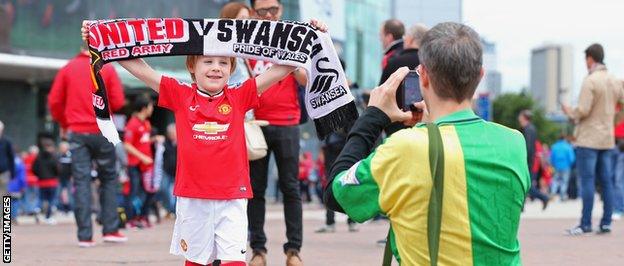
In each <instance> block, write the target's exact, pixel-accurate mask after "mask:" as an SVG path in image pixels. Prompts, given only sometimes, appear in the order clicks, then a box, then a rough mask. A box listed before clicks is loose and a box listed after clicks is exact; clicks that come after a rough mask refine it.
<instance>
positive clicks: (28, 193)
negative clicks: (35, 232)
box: [22, 185, 40, 214]
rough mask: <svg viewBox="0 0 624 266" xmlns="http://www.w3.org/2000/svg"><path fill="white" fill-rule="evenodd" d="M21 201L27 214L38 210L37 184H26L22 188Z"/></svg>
mask: <svg viewBox="0 0 624 266" xmlns="http://www.w3.org/2000/svg"><path fill="white" fill-rule="evenodd" d="M22 199H23V203H24V206H23V207H22V208H23V209H24V212H25V213H27V214H33V213H37V212H39V210H40V207H39V206H40V202H39V187H37V185H33V186H26V188H25V189H24V197H23V198H22Z"/></svg>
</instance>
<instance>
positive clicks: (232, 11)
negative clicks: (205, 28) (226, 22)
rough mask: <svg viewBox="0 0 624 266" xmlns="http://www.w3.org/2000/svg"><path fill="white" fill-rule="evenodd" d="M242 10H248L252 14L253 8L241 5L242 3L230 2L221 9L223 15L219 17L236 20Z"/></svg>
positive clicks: (220, 14)
mask: <svg viewBox="0 0 624 266" xmlns="http://www.w3.org/2000/svg"><path fill="white" fill-rule="evenodd" d="M242 9H247V11H249V13H251V8H249V7H248V6H247V5H245V4H243V3H240V2H230V3H227V4H225V5H224V6H223V7H222V8H221V13H219V17H220V18H229V19H235V18H236V15H238V13H239V12H240V11H241V10H242Z"/></svg>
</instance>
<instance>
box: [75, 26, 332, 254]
mask: <svg viewBox="0 0 624 266" xmlns="http://www.w3.org/2000/svg"><path fill="white" fill-rule="evenodd" d="M89 24H90V22H88V21H85V22H83V28H82V37H83V39H84V40H86V39H87V36H88V26H89ZM311 24H312V25H313V26H315V27H316V28H318V29H319V30H321V31H327V27H326V26H325V25H324V24H323V23H320V22H318V21H314V20H312V21H311ZM119 64H120V65H121V66H122V67H124V68H125V69H126V70H128V72H130V73H131V74H132V75H134V76H135V77H137V78H138V79H140V80H141V81H143V82H144V83H145V84H147V85H148V86H149V87H150V88H152V89H153V90H154V91H156V92H158V93H159V98H158V105H159V106H161V107H164V108H167V109H169V110H171V111H173V113H174V115H175V119H176V134H177V136H178V160H177V170H176V180H175V185H174V192H173V193H174V195H176V196H177V203H176V223H175V227H174V230H173V238H172V241H171V247H170V252H171V253H172V254H174V255H183V256H184V257H185V258H186V264H187V265H197V264H200V265H206V264H210V263H212V262H213V261H216V260H219V261H221V265H228V266H235V265H236V266H237V265H246V263H245V253H246V249H247V199H248V198H251V197H252V190H251V184H250V180H249V164H248V160H247V149H246V147H245V135H244V134H245V133H244V127H243V122H244V119H245V112H247V111H248V110H250V109H252V108H254V107H256V106H257V104H258V97H259V96H258V95H259V94H261V93H262V92H264V91H265V90H266V89H268V88H269V87H270V86H271V85H273V84H275V83H277V82H278V81H280V80H281V79H283V78H284V77H285V76H287V75H288V74H290V73H291V72H292V71H294V70H295V67H292V66H285V65H274V66H273V67H271V69H269V70H267V71H266V72H264V73H263V74H261V75H259V76H257V77H255V78H251V79H249V80H247V81H245V82H244V83H243V84H241V85H239V86H238V87H228V86H227V81H228V79H229V77H230V74H231V73H232V71H233V70H234V69H235V67H236V58H233V57H223V56H199V55H191V56H188V57H187V60H186V67H187V69H188V71H189V73H190V74H191V77H192V78H193V81H194V83H193V84H185V83H181V82H179V81H178V80H176V79H173V78H170V77H166V76H162V75H160V74H159V73H157V72H156V71H154V70H153V69H152V68H151V67H150V66H149V65H147V63H145V61H143V60H142V59H132V60H124V61H120V62H119Z"/></svg>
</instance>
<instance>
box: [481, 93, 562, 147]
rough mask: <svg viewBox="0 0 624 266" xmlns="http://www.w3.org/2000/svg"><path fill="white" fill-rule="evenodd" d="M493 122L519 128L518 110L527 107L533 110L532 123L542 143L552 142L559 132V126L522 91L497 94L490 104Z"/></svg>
mask: <svg viewBox="0 0 624 266" xmlns="http://www.w3.org/2000/svg"><path fill="white" fill-rule="evenodd" d="M492 109H493V110H492V111H493V113H494V114H493V116H494V117H493V118H494V122H496V123H499V124H502V125H505V126H507V127H510V128H515V129H518V130H521V128H520V123H519V122H518V114H519V113H520V111H522V110H525V109H529V110H531V111H532V112H533V124H534V125H535V128H537V133H538V137H539V140H540V141H541V142H543V143H547V144H550V143H553V142H555V140H557V138H558V137H559V135H560V134H561V126H560V125H558V124H557V123H555V122H552V121H549V120H547V119H546V117H545V116H544V111H543V110H542V109H541V108H538V107H537V105H536V104H535V101H533V99H532V98H531V97H530V96H529V95H527V94H525V93H524V92H522V93H506V94H503V95H500V96H498V97H497V98H496V99H495V100H494V102H493V106H492Z"/></svg>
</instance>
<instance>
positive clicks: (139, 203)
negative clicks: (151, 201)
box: [125, 166, 146, 221]
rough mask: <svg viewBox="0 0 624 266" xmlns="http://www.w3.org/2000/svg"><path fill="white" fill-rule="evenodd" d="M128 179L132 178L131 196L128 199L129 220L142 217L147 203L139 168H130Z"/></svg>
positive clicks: (127, 215)
mask: <svg viewBox="0 0 624 266" xmlns="http://www.w3.org/2000/svg"><path fill="white" fill-rule="evenodd" d="M128 178H130V194H129V195H128V197H127V198H126V200H127V201H126V204H125V205H126V206H125V209H126V217H127V219H128V221H129V220H132V219H134V217H136V216H140V215H142V213H141V211H142V210H143V205H144V202H145V196H146V195H145V190H144V189H143V186H142V183H143V182H142V181H141V179H142V177H141V170H140V169H139V167H138V166H129V167H128Z"/></svg>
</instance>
